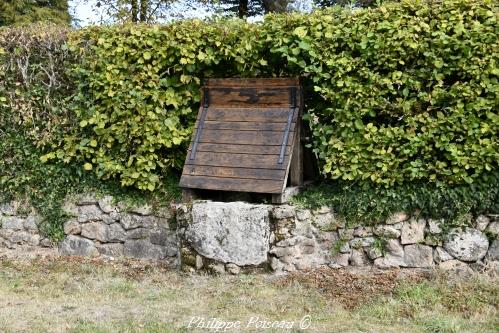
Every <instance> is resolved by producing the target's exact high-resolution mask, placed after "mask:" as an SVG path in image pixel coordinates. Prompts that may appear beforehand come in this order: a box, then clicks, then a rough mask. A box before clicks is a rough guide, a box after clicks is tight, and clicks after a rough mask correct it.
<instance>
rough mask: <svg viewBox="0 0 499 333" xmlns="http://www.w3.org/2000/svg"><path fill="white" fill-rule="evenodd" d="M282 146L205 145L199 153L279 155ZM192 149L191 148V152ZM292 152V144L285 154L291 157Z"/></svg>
mask: <svg viewBox="0 0 499 333" xmlns="http://www.w3.org/2000/svg"><path fill="white" fill-rule="evenodd" d="M280 148H281V147H280V146H278V145H275V146H262V145H260V146H256V145H238V144H230V143H205V142H201V143H199V144H198V150H197V151H205V152H219V153H236V154H256V155H279V150H280ZM191 149H192V142H191V146H190V147H189V152H190V150H191ZM290 152H291V144H289V145H288V146H287V147H286V151H285V154H286V155H289V154H290Z"/></svg>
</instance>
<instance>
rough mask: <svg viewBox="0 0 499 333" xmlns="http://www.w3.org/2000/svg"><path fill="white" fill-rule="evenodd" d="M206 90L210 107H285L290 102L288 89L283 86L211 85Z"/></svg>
mask: <svg viewBox="0 0 499 333" xmlns="http://www.w3.org/2000/svg"><path fill="white" fill-rule="evenodd" d="M208 92H209V96H210V106H212V107H217V106H222V107H223V106H229V107H238V106H240V107H245V106H250V107H251V106H252V105H260V106H265V107H285V106H288V105H289V104H290V103H289V96H290V89H289V88H285V87H283V88H269V87H213V88H209V89H208Z"/></svg>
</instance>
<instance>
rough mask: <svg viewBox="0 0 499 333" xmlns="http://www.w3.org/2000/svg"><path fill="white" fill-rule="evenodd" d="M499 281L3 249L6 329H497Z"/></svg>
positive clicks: (0, 276)
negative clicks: (203, 268) (280, 273)
mask: <svg viewBox="0 0 499 333" xmlns="http://www.w3.org/2000/svg"><path fill="white" fill-rule="evenodd" d="M497 282H498V280H497V277H491V276H488V275H481V276H474V277H468V278H464V277H463V278H458V277H456V276H452V275H445V274H443V273H438V272H430V273H428V272H416V271H413V272H410V273H407V272H402V273H401V272H400V271H385V272H380V273H372V272H371V273H369V272H367V273H366V272H364V273H357V274H352V273H351V272H349V271H346V270H331V269H319V270H315V271H310V272H307V273H297V274H294V275H289V276H286V277H276V276H272V275H265V274H255V275H239V276H229V275H225V276H207V275H200V274H187V273H183V272H179V271H176V270H172V269H171V268H168V267H164V266H162V265H159V264H154V263H145V262H138V261H129V260H126V261H103V260H97V259H95V260H93V259H92V260H91V259H80V258H57V257H45V258H42V257H36V258H30V259H27V258H16V257H14V258H13V257H8V256H5V255H3V256H2V254H1V253H0V332H2V333H3V332H92V333H95V332H208V331H211V332H215V331H216V330H215V329H211V330H210V329H209V328H207V326H209V327H216V325H218V327H220V330H219V332H220V331H223V328H227V329H228V330H227V331H231V332H301V331H302V330H300V329H299V328H300V324H301V325H305V326H307V325H308V324H309V325H310V326H309V327H308V328H307V329H306V330H304V331H305V332H497V331H498V329H499V318H498V316H497V307H498V303H499V284H498V283H497ZM203 320H204V322H203ZM272 323H273V325H274V328H268V329H265V328H263V327H265V325H267V326H270V325H272ZM189 325H190V327H189ZM196 325H200V326H199V327H203V325H204V328H197V329H196V328H195V327H196ZM210 325H211V326H210ZM224 325H225V326H224ZM229 325H232V326H236V327H237V325H239V328H234V329H230V327H228V326H229Z"/></svg>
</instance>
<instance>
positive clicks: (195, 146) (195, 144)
mask: <svg viewBox="0 0 499 333" xmlns="http://www.w3.org/2000/svg"><path fill="white" fill-rule="evenodd" d="M209 105H210V91H209V90H208V89H207V88H203V111H202V112H201V116H200V117H199V124H198V128H197V130H196V137H195V138H194V142H193V144H192V150H191V154H190V155H189V159H190V160H193V159H195V158H196V150H197V149H198V143H199V139H200V138H201V133H202V132H203V128H204V122H205V119H206V113H208V106H209Z"/></svg>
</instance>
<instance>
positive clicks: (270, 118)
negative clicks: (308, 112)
mask: <svg viewBox="0 0 499 333" xmlns="http://www.w3.org/2000/svg"><path fill="white" fill-rule="evenodd" d="M288 112H289V109H288V108H276V109H271V108H261V107H260V108H219V107H213V108H211V107H210V108H209V110H208V113H207V114H206V121H223V122H265V123H285V122H286V121H287V119H288Z"/></svg>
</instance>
